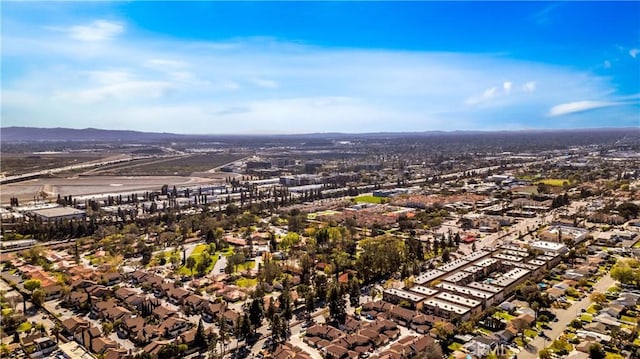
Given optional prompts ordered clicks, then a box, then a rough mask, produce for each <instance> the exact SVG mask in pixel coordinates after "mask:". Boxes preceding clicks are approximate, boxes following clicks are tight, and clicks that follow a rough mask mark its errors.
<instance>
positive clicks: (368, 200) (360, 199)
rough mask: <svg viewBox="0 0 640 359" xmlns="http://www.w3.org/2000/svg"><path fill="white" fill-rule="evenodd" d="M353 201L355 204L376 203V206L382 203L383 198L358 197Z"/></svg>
mask: <svg viewBox="0 0 640 359" xmlns="http://www.w3.org/2000/svg"><path fill="white" fill-rule="evenodd" d="M354 200H355V201H356V203H376V204H380V203H382V200H383V198H382V197H375V196H358V197H356V198H355V199H354Z"/></svg>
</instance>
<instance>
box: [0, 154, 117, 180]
mask: <svg viewBox="0 0 640 359" xmlns="http://www.w3.org/2000/svg"><path fill="white" fill-rule="evenodd" d="M113 155H114V154H113V153H106V152H87V153H39V154H31V153H29V154H18V153H2V154H1V155H0V170H1V171H2V172H3V173H4V174H5V175H6V176H7V177H9V176H13V175H17V174H23V173H29V172H37V171H41V170H45V169H52V168H58V167H65V166H69V165H75V164H79V163H83V162H89V161H94V160H99V159H102V158H106V157H109V156H113Z"/></svg>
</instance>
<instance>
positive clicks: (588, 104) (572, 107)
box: [549, 101, 620, 117]
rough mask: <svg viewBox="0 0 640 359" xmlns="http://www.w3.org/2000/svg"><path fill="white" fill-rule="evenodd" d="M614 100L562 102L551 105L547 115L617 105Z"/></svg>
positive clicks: (553, 115) (565, 113) (567, 113)
mask: <svg viewBox="0 0 640 359" xmlns="http://www.w3.org/2000/svg"><path fill="white" fill-rule="evenodd" d="M618 105H620V104H619V103H616V102H604V101H576V102H569V103H562V104H559V105H555V106H553V107H552V108H551V109H550V110H549V116H552V117H555V116H563V115H569V114H572V113H579V112H585V111H591V110H597V109H600V108H603V107H610V106H618Z"/></svg>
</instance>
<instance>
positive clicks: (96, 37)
mask: <svg viewBox="0 0 640 359" xmlns="http://www.w3.org/2000/svg"><path fill="white" fill-rule="evenodd" d="M53 29H55V30H59V31H63V32H66V33H68V34H69V36H70V37H71V38H72V39H76V40H81V41H104V40H110V39H112V38H114V37H116V36H117V35H120V34H121V33H123V32H124V25H123V24H121V23H119V22H114V21H107V20H96V21H94V22H92V23H90V24H87V25H74V26H70V27H66V28H53Z"/></svg>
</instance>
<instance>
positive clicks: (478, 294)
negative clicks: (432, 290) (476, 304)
mask: <svg viewBox="0 0 640 359" xmlns="http://www.w3.org/2000/svg"><path fill="white" fill-rule="evenodd" d="M436 287H437V288H438V289H440V290H442V291H447V292H450V293H454V294H458V295H462V296H465V297H469V298H472V299H475V300H477V301H480V302H481V303H482V304H483V305H482V307H483V309H486V308H488V307H489V306H491V305H493V303H494V299H495V295H494V294H493V293H489V292H484V291H481V290H479V289H474V288H469V287H464V286H460V285H455V284H451V283H446V282H443V283H439V284H438V285H436Z"/></svg>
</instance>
